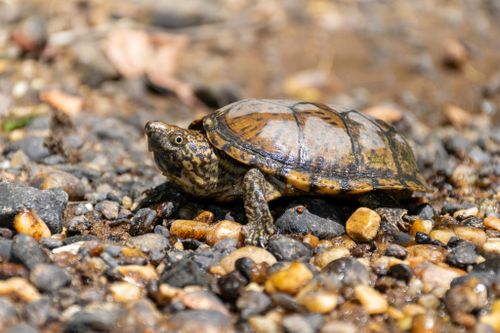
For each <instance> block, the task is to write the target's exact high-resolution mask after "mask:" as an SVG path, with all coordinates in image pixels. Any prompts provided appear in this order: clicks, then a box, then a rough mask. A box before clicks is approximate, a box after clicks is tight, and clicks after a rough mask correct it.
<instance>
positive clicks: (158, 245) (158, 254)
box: [130, 233, 170, 262]
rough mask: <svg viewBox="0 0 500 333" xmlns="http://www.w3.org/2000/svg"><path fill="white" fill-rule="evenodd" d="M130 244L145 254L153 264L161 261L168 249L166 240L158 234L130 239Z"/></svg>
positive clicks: (168, 245)
mask: <svg viewBox="0 0 500 333" xmlns="http://www.w3.org/2000/svg"><path fill="white" fill-rule="evenodd" d="M130 243H131V244H132V245H133V246H135V247H137V248H139V249H140V250H141V251H142V252H144V253H146V254H147V255H148V256H149V257H150V259H151V261H153V262H159V261H160V260H162V259H163V258H164V257H165V254H166V253H167V250H168V249H169V247H170V244H169V242H168V239H167V238H165V237H164V236H163V235H160V234H158V233H148V234H144V235H140V236H135V237H132V238H131V239H130Z"/></svg>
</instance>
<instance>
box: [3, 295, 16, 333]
mask: <svg viewBox="0 0 500 333" xmlns="http://www.w3.org/2000/svg"><path fill="white" fill-rule="evenodd" d="M15 321H17V311H16V308H15V307H14V304H12V302H11V301H10V300H9V299H8V298H6V297H0V323H2V325H3V326H4V327H8V326H9V325H11V324H12V323H14V322H15Z"/></svg>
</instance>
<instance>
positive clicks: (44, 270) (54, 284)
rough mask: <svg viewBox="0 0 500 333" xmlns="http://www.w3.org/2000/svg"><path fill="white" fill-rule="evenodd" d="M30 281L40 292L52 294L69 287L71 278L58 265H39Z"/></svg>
mask: <svg viewBox="0 0 500 333" xmlns="http://www.w3.org/2000/svg"><path fill="white" fill-rule="evenodd" d="M30 281H31V283H33V285H35V286H36V287H37V288H38V290H40V291H44V292H52V291H56V290H58V289H60V288H62V287H64V286H66V285H68V284H69V283H70V282H71V277H70V275H69V274H68V273H66V271H65V270H64V269H62V268H60V267H58V266H56V265H53V264H39V265H36V266H35V267H34V268H33V269H32V270H31V272H30Z"/></svg>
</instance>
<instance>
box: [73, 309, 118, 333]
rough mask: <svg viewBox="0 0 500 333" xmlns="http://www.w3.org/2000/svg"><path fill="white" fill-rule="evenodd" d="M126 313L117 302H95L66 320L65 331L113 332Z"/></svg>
mask: <svg viewBox="0 0 500 333" xmlns="http://www.w3.org/2000/svg"><path fill="white" fill-rule="evenodd" d="M124 315H125V311H124V310H123V309H122V308H121V306H120V305H119V304H117V303H101V302H93V303H91V304H89V305H87V306H86V307H85V308H83V309H81V310H79V311H77V312H76V313H74V314H73V315H72V316H71V317H70V318H69V320H67V321H66V325H65V327H64V332H92V331H101V332H111V331H113V330H114V328H115V327H116V323H118V322H119V320H120V318H121V317H122V316H124Z"/></svg>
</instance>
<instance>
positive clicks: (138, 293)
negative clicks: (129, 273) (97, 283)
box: [109, 281, 143, 303]
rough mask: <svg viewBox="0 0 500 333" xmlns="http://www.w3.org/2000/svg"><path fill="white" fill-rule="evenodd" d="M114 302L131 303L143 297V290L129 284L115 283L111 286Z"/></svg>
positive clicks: (110, 290)
mask: <svg viewBox="0 0 500 333" xmlns="http://www.w3.org/2000/svg"><path fill="white" fill-rule="evenodd" d="M109 292H110V293H111V296H112V297H113V300H114V301H116V302H119V303H129V302H133V301H136V300H138V299H139V298H141V297H142V294H143V289H142V288H140V287H138V286H136V285H135V284H132V283H128V282H124V281H121V282H115V283H113V284H111V285H110V286H109Z"/></svg>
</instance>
